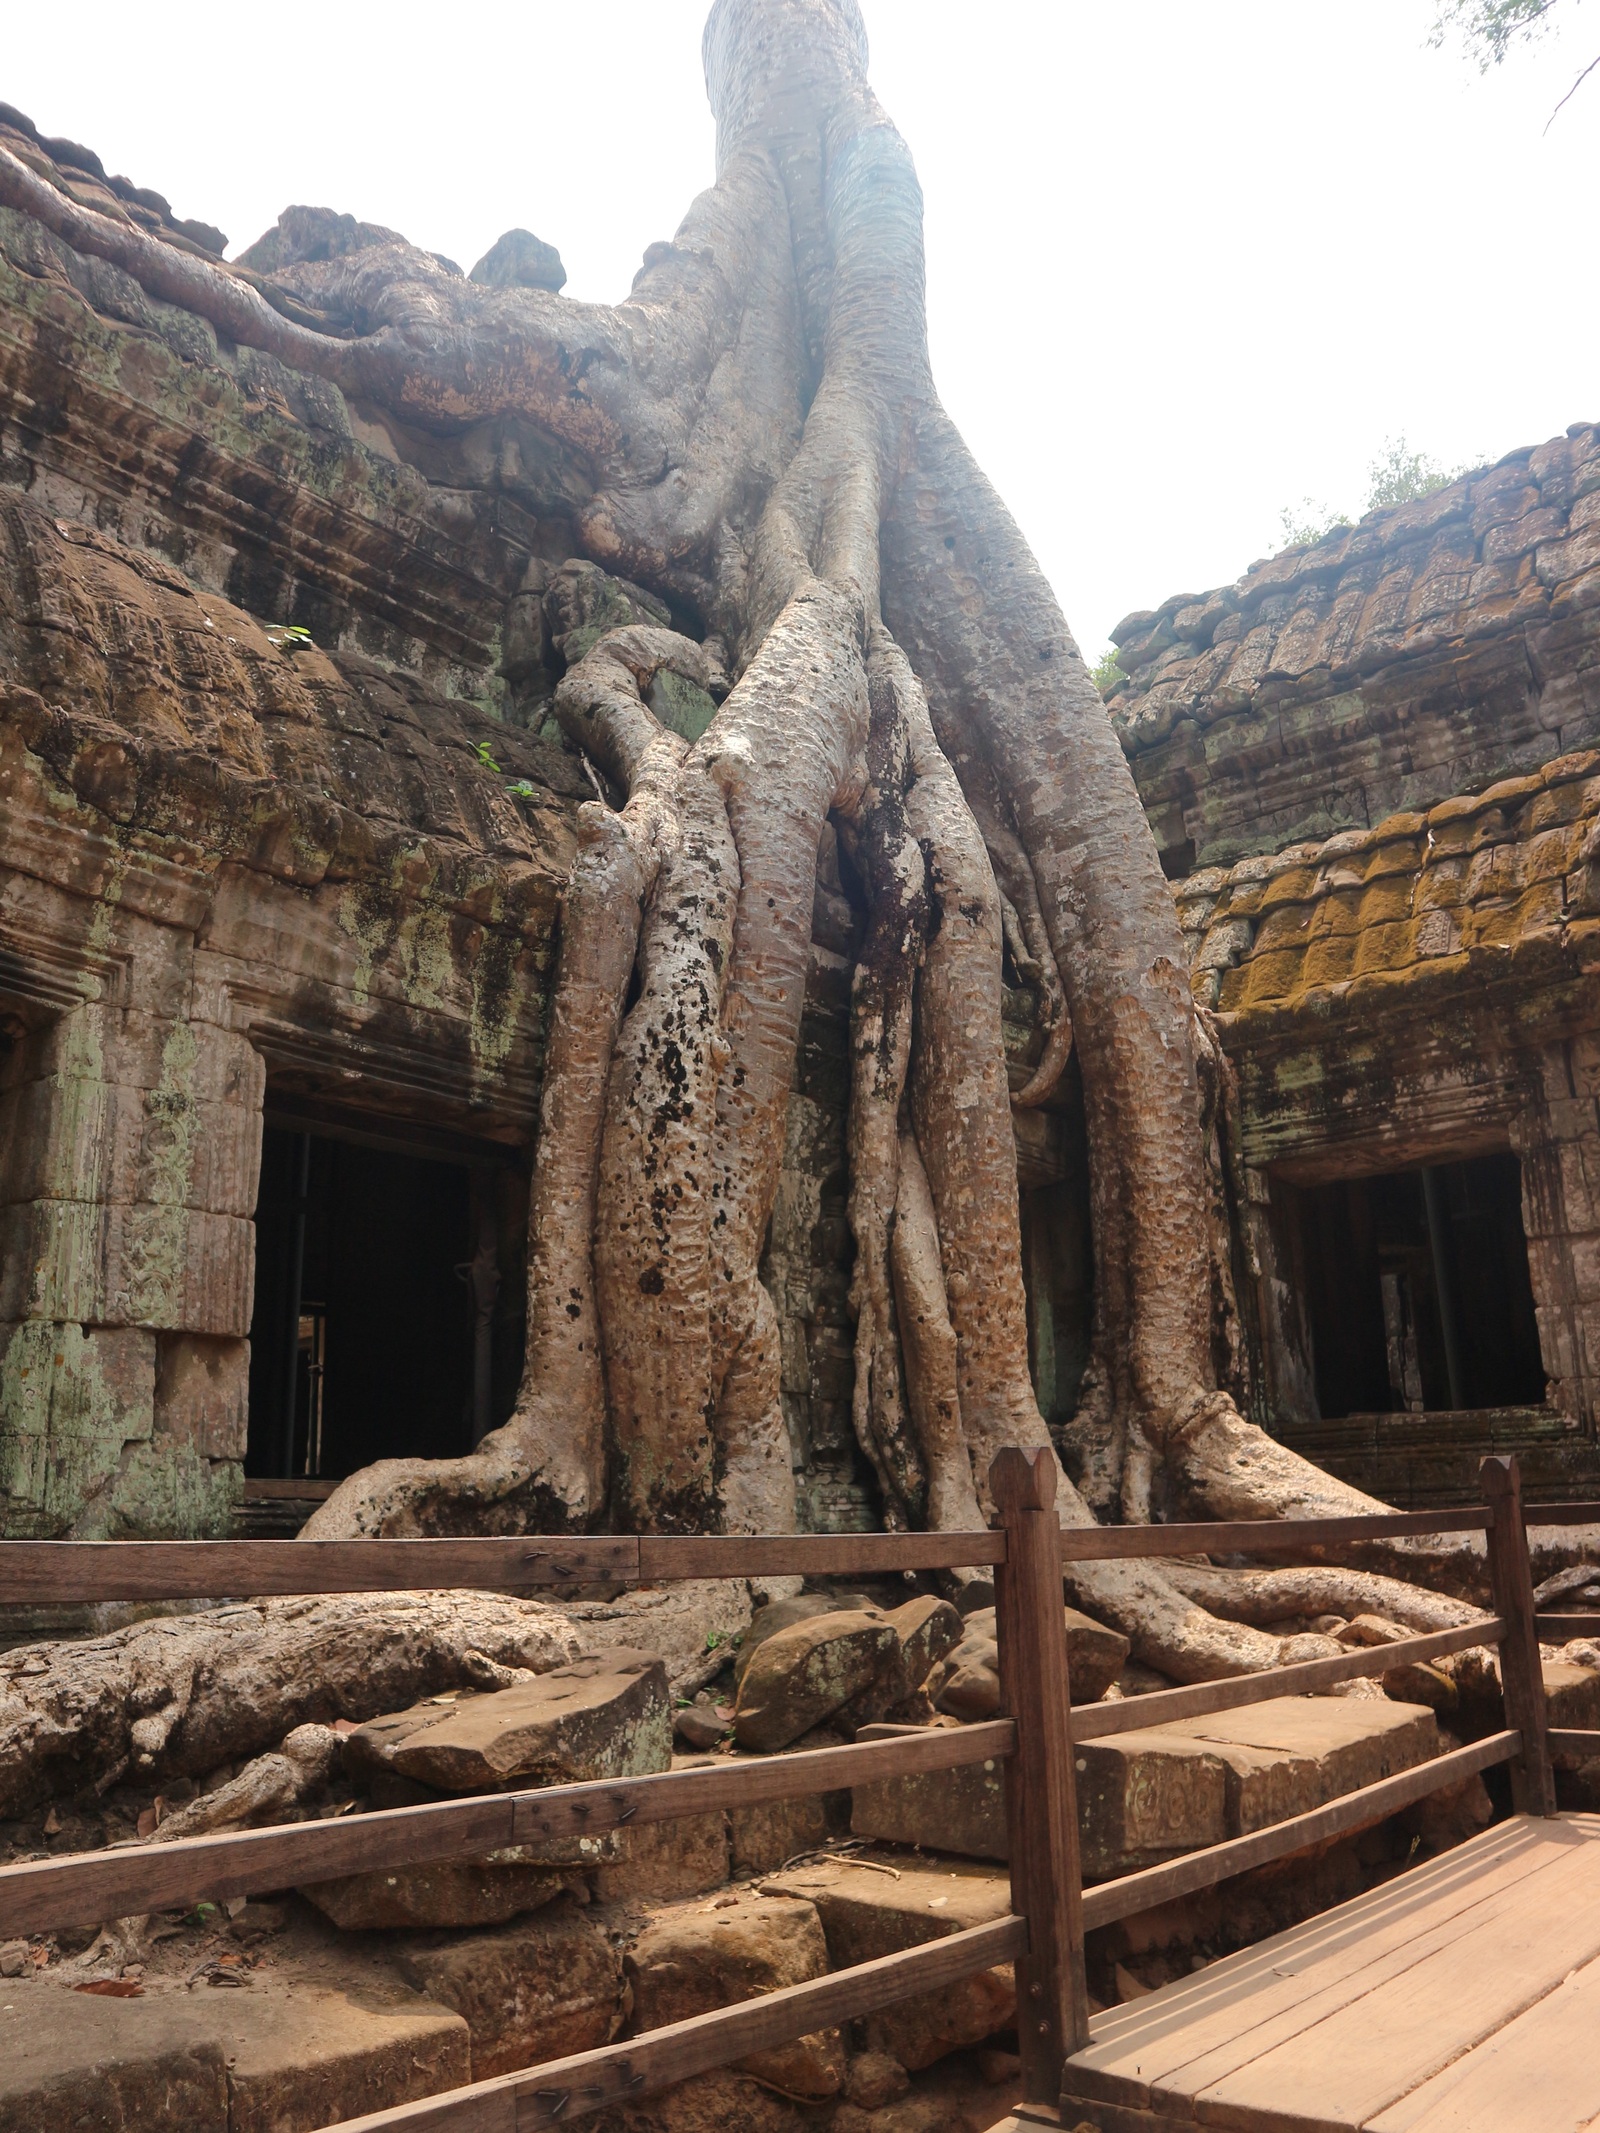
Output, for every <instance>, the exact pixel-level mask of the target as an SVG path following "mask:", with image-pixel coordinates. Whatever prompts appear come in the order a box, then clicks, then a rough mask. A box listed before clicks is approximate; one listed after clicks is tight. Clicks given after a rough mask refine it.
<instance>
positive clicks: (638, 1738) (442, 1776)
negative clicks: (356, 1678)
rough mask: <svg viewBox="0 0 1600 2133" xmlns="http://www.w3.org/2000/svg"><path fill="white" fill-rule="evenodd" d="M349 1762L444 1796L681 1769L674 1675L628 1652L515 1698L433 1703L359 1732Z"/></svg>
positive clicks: (467, 1696) (533, 1678)
mask: <svg viewBox="0 0 1600 2133" xmlns="http://www.w3.org/2000/svg"><path fill="white" fill-rule="evenodd" d="M345 1756H346V1759H347V1761H348V1762H349V1764H350V1765H351V1766H352V1767H353V1768H355V1769H357V1770H359V1769H362V1768H366V1769H371V1770H373V1771H384V1772H389V1773H392V1774H394V1775H397V1776H399V1777H403V1778H410V1779H412V1780H414V1781H415V1782H417V1783H419V1784H423V1785H431V1786H435V1787H437V1788H438V1789H439V1790H440V1791H443V1792H496V1791H500V1790H503V1789H504V1788H506V1787H508V1786H512V1785H530V1784H531V1785H570V1784H580V1783H583V1782H584V1781H585V1780H588V1779H594V1778H618V1777H643V1776H644V1775H645V1774H646V1773H647V1772H650V1771H656V1770H666V1769H668V1768H669V1767H670V1766H671V1762H672V1708H671V1701H670V1698H669V1696H668V1693H667V1672H666V1667H665V1665H664V1664H663V1662H662V1661H661V1660H660V1659H658V1658H656V1657H655V1656H654V1655H653V1654H652V1653H650V1652H635V1651H627V1650H623V1649H620V1648H619V1649H615V1650H612V1651H608V1652H604V1653H599V1654H596V1655H594V1656H592V1657H589V1658H585V1659H577V1660H574V1661H573V1663H572V1664H571V1665H570V1666H558V1667H553V1668H552V1669H551V1670H550V1672H549V1673H547V1674H530V1675H529V1676H528V1678H527V1681H526V1683H521V1682H519V1683H518V1684H517V1686H516V1687H515V1688H511V1689H493V1690H490V1691H489V1692H488V1693H487V1694H486V1695H473V1694H471V1693H469V1692H460V1693H457V1694H455V1695H451V1696H434V1697H430V1698H429V1699H428V1700H427V1701H426V1702H424V1703H419V1704H413V1705H412V1706H411V1707H410V1709H409V1710H405V1711H396V1712H394V1713H393V1714H392V1715H391V1716H389V1717H387V1718H375V1719H373V1720H372V1721H371V1722H370V1723H369V1724H367V1725H364V1726H360V1727H358V1728H357V1729H356V1731H355V1732H354V1733H352V1734H351V1735H350V1737H349V1740H348V1741H347V1743H346V1746H345Z"/></svg>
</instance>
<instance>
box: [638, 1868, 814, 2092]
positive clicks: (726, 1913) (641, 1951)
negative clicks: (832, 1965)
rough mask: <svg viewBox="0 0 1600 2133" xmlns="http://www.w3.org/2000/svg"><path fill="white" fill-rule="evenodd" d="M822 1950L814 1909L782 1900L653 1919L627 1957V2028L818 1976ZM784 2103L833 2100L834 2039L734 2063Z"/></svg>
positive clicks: (749, 1899)
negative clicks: (630, 2024)
mask: <svg viewBox="0 0 1600 2133" xmlns="http://www.w3.org/2000/svg"><path fill="white" fill-rule="evenodd" d="M828 1954H829V1949H828V1943H827V1941H826V1940H825V1939H824V1936H823V1930H822V1925H821V1922H820V1920H819V1918H818V1916H817V1912H816V1908H815V1906H814V1905H812V1904H810V1903H807V1902H804V1901H800V1900H796V1899H795V1898H793V1897H791V1896H787V1895H785V1896H762V1895H755V1894H748V1895H741V1896H738V1897H733V1896H731V1895H730V1896H726V1897H721V1898H719V1899H718V1900H717V1901H716V1902H715V1903H712V1904H696V1905H695V1906H694V1907H693V1908H692V1909H683V1910H677V1911H672V1912H669V1913H667V1914H666V1915H665V1916H663V1917H660V1918H656V1919H653V1920H652V1921H651V1922H650V1924H649V1925H647V1926H646V1927H645V1929H644V1931H643V1932H642V1933H641V1934H640V1935H639V1937H638V1939H637V1940H636V1941H635V1942H634V1944H633V1947H632V1948H631V1950H630V1951H629V1953H628V1957H627V1973H628V1979H629V1982H630V1983H631V1985H632V1987H633V2019H634V2026H635V2027H636V2028H638V2029H640V2030H645V2029H658V2028H660V2027H662V2026H663V2025H664V2024H666V2023H668V2022H681V2021H685V2020H687V2019H688V2017H689V2016H691V2015H697V2014H706V2013H709V2012H710V2010H711V2009H712V2008H715V2007H727V2006H731V2005H733V2004H734V2003H735V2002H737V2001H739V2000H748V1999H753V1998H755V1997H756V1996H757V1995H758V1994H760V1993H764V1992H775V1991H777V1990H779V1989H780V1988H781V1987H783V1986H785V1985H802V1984H805V1983H806V1982H807V1981H808V1980H809V1979H811V1978H818V1977H821V1976H823V1975H824V1973H825V1972H826V1971H827V1969H828V1967H829V1965H828ZM739 2064H740V2066H741V2067H742V2068H743V2070H744V2071H745V2072H746V2073H748V2074H752V2075H754V2076H755V2077H756V2078H757V2079H758V2080H760V2081H764V2082H768V2083H770V2084H771V2085H772V2086H773V2087H774V2088H777V2089H781V2090H782V2091H783V2092H784V2094H785V2095H789V2096H804V2097H823V2096H832V2095H834V2094H835V2093H836V2092H837V2090H838V2088H839V2085H840V2082H841V2081H842V2079H843V2076H844V2047H843V2044H842V2042H841V2040H840V2036H839V2032H838V2031H837V2030H836V2029H830V2030H825V2031H819V2032H818V2033H817V2034H816V2035H814V2036H809V2037H802V2038H800V2039H799V2040H798V2041H797V2042H796V2043H794V2044H784V2045H778V2046H775V2047H774V2048H773V2049H772V2050H770V2051H764V2052H754V2053H752V2054H751V2055H750V2057H749V2058H748V2059H743V2060H741V2061H740V2062H739Z"/></svg>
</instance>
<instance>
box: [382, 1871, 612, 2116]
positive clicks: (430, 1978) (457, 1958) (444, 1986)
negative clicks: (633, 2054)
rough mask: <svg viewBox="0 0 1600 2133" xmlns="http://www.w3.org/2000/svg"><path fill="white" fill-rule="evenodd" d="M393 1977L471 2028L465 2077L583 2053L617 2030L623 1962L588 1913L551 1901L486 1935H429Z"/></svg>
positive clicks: (400, 1957)
mask: <svg viewBox="0 0 1600 2133" xmlns="http://www.w3.org/2000/svg"><path fill="white" fill-rule="evenodd" d="M397 1961H398V1964H399V1968H400V1972H401V1975H402V1976H403V1977H404V1978H405V1979H406V1980H407V1981H408V1982H409V1983H410V1984H411V1985H413V1986H415V1988H416V1989H417V1991H418V1992H420V1993H424V1994H426V1995H427V1998H428V1999H429V2000H430V2001H432V2002H433V2003H434V2004H435V2005H437V2006H444V2007H448V2008H450V2009H451V2010H452V2011H453V2012H454V2013H456V2014H458V2015H460V2016H461V2017H462V2018H463V2020H464V2021H465V2022H466V2024H467V2026H468V2028H469V2029H470V2030H471V2032H472V2078H473V2080H474V2081H487V2080H488V2079H489V2078H490V2076H491V2075H494V2074H509V2073H514V2072H515V2071H516V2070H517V2068H518V2067H523V2066H537V2065H538V2064H539V2062H540V2060H542V2059H557V2058H561V2057H562V2056H563V2055H564V2054H566V2053H568V2052H582V2051H591V2050H593V2049H594V2048H595V2047H596V2046H597V2045H601V2044H606V2043H609V2042H610V2040H611V2038H612V2037H613V2036H614V2035H615V2034H616V2032H617V2030H618V2029H619V2028H620V2027H621V2025H622V2014H623V2004H624V2002H623V1981H622V1957H621V1955H620V1954H619V1953H618V1951H617V1949H616V1948H615V1947H614V1946H613V1945H612V1942H611V1940H610V1938H609V1937H608V1935H607V1934H606V1933H605V1932H604V1931H603V1930H602V1929H601V1928H600V1927H599V1926H598V1925H597V1924H596V1923H595V1922H594V1920H593V1919H592V1918H591V1917H590V1915H589V1913H588V1912H587V1911H584V1910H579V1909H578V1908H577V1907H576V1906H575V1905H571V1904H558V1905H556V1906H554V1907H553V1908H552V1909H551V1910H550V1911H547V1912H543V1913H541V1914H540V1916H539V1917H537V1918H530V1919H524V1920H522V1921H520V1922H519V1923H518V1924H516V1925H512V1926H502V1927H501V1928H500V1929H499V1930H498V1931H496V1932H492V1933H455V1934H451V1935H449V1936H448V1937H446V1936H445V1935H443V1934H439V1935H431V1934H430V1935H429V1936H428V1937H427V1938H426V1939H419V1940H416V1941H412V1942H409V1943H407V1944H405V1945H403V1946H402V1947H401V1948H400V1949H399V1950H398V1952H397Z"/></svg>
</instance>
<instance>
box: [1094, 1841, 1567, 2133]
mask: <svg viewBox="0 0 1600 2133" xmlns="http://www.w3.org/2000/svg"><path fill="white" fill-rule="evenodd" d="M1090 2035H1091V2040H1092V2041H1091V2042H1090V2044H1089V2046H1088V2048H1087V2049H1086V2050H1083V2051H1079V2052H1076V2053H1074V2054H1073V2055H1072V2056H1071V2057H1070V2058H1069V2059H1068V2060H1067V2064H1066V2071H1065V2079H1064V2084H1063V2092H1062V2098H1063V2100H1062V2111H1061V2124H1062V2126H1063V2127H1064V2128H1067V2129H1074V2128H1076V2127H1077V2126H1078V2125H1079V2124H1080V2123H1082V2122H1085V2121H1086V2122H1087V2123H1088V2124H1089V2125H1091V2126H1093V2127H1095V2128H1096V2129H1097V2133H1194V2129H1195V2128H1197V2127H1216V2128H1229V2129H1232V2133H1357V2129H1360V2133H1600V2050H1597V2049H1596V2045H1597V2042H1600V1815H1562V1816H1559V1817H1557V1818H1555V1819H1537V1818H1534V1817H1532V1816H1526V1815H1519V1816H1517V1817H1516V1818H1514V1819H1513V1820H1512V1821H1509V1822H1504V1823H1501V1824H1500V1825H1499V1826H1498V1827H1496V1828H1493V1829H1490V1830H1486V1831H1485V1832H1484V1834H1483V1835H1482V1836H1479V1837H1476V1838H1474V1839H1473V1840H1472V1841H1471V1842H1470V1843H1468V1844H1464V1845H1462V1846H1460V1847H1458V1848H1457V1849H1456V1850H1454V1851H1450V1852H1447V1853H1445V1854H1444V1855H1443V1856H1442V1857H1441V1858H1439V1859H1436V1860H1433V1861H1430V1862H1429V1863H1428V1864H1427V1865H1425V1866H1421V1867H1414V1868H1412V1869H1411V1870H1410V1871H1409V1872H1407V1873H1404V1874H1401V1875H1400V1876H1398V1877H1397V1878H1396V1879H1395V1880H1393V1881H1390V1882H1388V1883H1386V1884H1385V1885H1384V1886H1383V1887H1382V1888H1379V1889H1375V1890H1373V1891H1372V1892H1371V1893H1370V1894H1368V1895H1366V1896H1362V1897H1358V1898H1357V1899H1356V1900H1355V1901H1354V1902H1351V1903H1346V1904H1342V1905H1340V1906H1339V1908H1338V1909H1337V1910H1334V1911H1328V1912H1324V1913H1323V1914H1322V1915H1321V1916H1320V1917H1318V1918H1314V1919H1312V1920H1311V1921H1310V1922H1309V1923H1308V1924H1306V1925H1303V1926H1297V1927H1295V1928H1294V1929H1293V1931H1291V1932H1288V1933H1280V1934H1278V1935H1277V1936H1276V1937H1275V1938H1274V1939H1272V1940H1268V1941H1263V1942H1261V1943H1259V1944H1258V1945H1257V1946H1255V1947H1253V1948H1248V1949H1246V1950H1244V1951H1243V1952H1242V1953H1240V1954H1238V1955H1234V1956H1230V1957H1228V1958H1227V1959H1226V1960H1225V1961H1222V1962H1219V1963H1215V1964H1213V1965H1211V1967H1210V1968H1208V1969H1206V1970H1204V1971H1201V1972H1199V1973H1197V1974H1196V1975H1195V1976H1194V1977H1191V1978H1186V1979H1184V1980H1182V1981H1181V1982H1179V1983H1176V1984H1172V1985H1167V1986H1164V1987H1163V1988H1162V1989H1161V1990H1160V1991H1158V1992H1153V1993H1151V1994H1150V1995H1149V1996H1148V1997H1147V1998H1144V1999H1140V2000H1136V2001H1133V2002H1131V2003H1130V2004H1129V2005H1127V2006H1125V2007H1117V2008H1113V2009H1112V2010H1110V2011H1109V2012H1108V2013H1106V2014H1103V2015H1099V2016H1097V2017H1096V2018H1095V2019H1094V2021H1093V2022H1092V2024H1091V2027H1090Z"/></svg>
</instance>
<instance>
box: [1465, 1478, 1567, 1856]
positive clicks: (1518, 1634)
mask: <svg viewBox="0 0 1600 2133" xmlns="http://www.w3.org/2000/svg"><path fill="white" fill-rule="evenodd" d="M1478 1475H1479V1479H1480V1481H1481V1483H1482V1486H1483V1493H1484V1497H1485V1499H1486V1500H1487V1502H1488V1505H1489V1508H1490V1510H1491V1511H1492V1512H1493V1514H1494V1522H1493V1524H1492V1525H1491V1526H1490V1528H1489V1531H1488V1534H1487V1536H1486V1538H1487V1541H1488V1549H1489V1583H1490V1587H1491V1589H1492V1590H1493V1593H1494V1606H1495V1612H1496V1614H1499V1615H1503V1616H1504V1617H1505V1624H1506V1633H1505V1635H1504V1637H1503V1638H1502V1639H1501V1640H1500V1681H1501V1685H1502V1687H1503V1689H1504V1691H1505V1706H1506V1724H1507V1725H1508V1726H1515V1727H1516V1729H1517V1731H1518V1732H1519V1733H1520V1734H1521V1735H1522V1753H1521V1755H1520V1756H1518V1757H1517V1759H1516V1760H1515V1761H1514V1762H1513V1763H1512V1765H1511V1802H1512V1805H1513V1806H1514V1807H1515V1808H1516V1810H1517V1812H1518V1814H1525V1815H1553V1814H1554V1813H1555V1811H1556V1781H1555V1773H1554V1772H1553V1771H1552V1769H1551V1767H1550V1743H1549V1739H1548V1737H1547V1731H1548V1725H1549V1719H1548V1715H1547V1713H1546V1710H1545V1695H1544V1669H1543V1667H1542V1666H1541V1665H1540V1663H1539V1633H1538V1630H1537V1629H1536V1628H1535V1626H1534V1619H1533V1616H1534V1607H1533V1572H1532V1569H1531V1568H1530V1566H1529V1563H1528V1529H1527V1527H1526V1525H1525V1524H1524V1523H1523V1516H1522V1476H1521V1474H1520V1473H1519V1472H1518V1470H1517V1462H1516V1460H1515V1458H1514V1457H1513V1458H1498V1457H1497V1458H1492V1459H1485V1460H1484V1462H1483V1464H1482V1465H1481V1466H1480V1467H1479V1469H1478Z"/></svg>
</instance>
